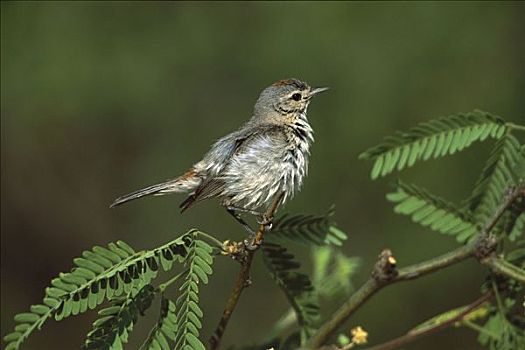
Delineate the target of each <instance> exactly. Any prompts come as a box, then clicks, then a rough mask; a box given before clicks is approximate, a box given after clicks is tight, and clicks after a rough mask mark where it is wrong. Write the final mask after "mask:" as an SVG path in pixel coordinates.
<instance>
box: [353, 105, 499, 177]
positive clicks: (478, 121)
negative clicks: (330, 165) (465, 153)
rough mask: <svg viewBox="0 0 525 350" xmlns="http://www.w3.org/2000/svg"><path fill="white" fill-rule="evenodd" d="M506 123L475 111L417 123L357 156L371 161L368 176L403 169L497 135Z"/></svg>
mask: <svg viewBox="0 0 525 350" xmlns="http://www.w3.org/2000/svg"><path fill="white" fill-rule="evenodd" d="M505 131H506V126H505V124H504V122H503V120H501V119H500V118H499V117H496V116H493V115H491V114H490V113H487V112H483V111H479V110H475V111H473V112H470V113H463V114H456V115H451V116H448V117H442V118H439V119H434V120H431V121H428V122H424V123H421V124H419V125H418V126H416V127H413V128H411V129H410V130H408V131H406V132H397V133H396V134H395V135H393V136H390V137H386V138H385V140H384V142H383V143H381V144H379V145H378V146H375V147H373V148H370V149H369V150H367V151H365V152H363V153H362V154H361V155H360V156H359V158H360V159H370V160H373V161H374V166H373V167H372V172H371V175H370V176H371V178H372V179H376V178H378V177H380V176H385V175H387V174H390V173H391V172H393V171H394V170H398V171H400V170H403V169H405V168H407V167H411V166H413V165H414V164H415V163H416V162H418V161H425V160H428V159H430V157H431V156H433V157H434V158H437V157H442V156H445V155H447V154H454V153H456V152H457V151H462V150H463V149H465V148H467V147H469V146H470V145H471V144H472V143H473V142H475V141H483V140H484V139H485V138H487V137H488V136H491V137H493V138H500V137H501V136H502V135H503V134H504V133H505Z"/></svg>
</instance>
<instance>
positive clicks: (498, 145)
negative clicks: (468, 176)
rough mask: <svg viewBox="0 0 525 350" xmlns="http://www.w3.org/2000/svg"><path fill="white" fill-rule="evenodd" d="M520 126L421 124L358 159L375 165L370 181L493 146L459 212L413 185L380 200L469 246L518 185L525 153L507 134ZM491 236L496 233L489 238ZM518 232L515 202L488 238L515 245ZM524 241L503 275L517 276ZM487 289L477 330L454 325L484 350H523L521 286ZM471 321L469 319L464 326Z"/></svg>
mask: <svg viewBox="0 0 525 350" xmlns="http://www.w3.org/2000/svg"><path fill="white" fill-rule="evenodd" d="M517 129H519V130H525V128H524V127H523V126H517V125H514V124H511V123H505V122H504V121H503V120H502V119H501V118H499V117H495V116H493V115H491V114H489V113H486V112H481V111H474V112H472V113H466V114H457V115H453V116H450V117H446V118H440V119H436V120H432V121H429V122H426V123H422V124H420V125H418V126H417V127H415V128H412V129H410V130H409V131H408V132H405V133H397V134H395V135H394V136H392V137H388V138H386V139H385V142H383V143H381V144H380V145H378V146H376V147H374V148H371V149H369V150H368V151H366V152H364V153H363V154H362V155H361V158H363V159H371V160H373V161H374V166H373V169H372V174H371V177H372V178H373V179H375V178H378V177H380V176H384V175H387V174H389V173H391V172H393V171H394V170H396V169H397V170H402V169H404V168H406V167H409V166H412V165H414V164H415V163H416V162H418V161H424V160H428V159H430V158H431V157H434V158H436V157H440V156H444V155H447V154H453V153H455V152H457V151H461V150H462V149H465V148H466V147H468V146H469V145H471V144H472V143H473V142H474V141H484V140H485V139H487V138H488V137H489V136H490V137H491V138H495V139H496V142H495V143H494V146H493V148H492V151H491V152H490V155H489V157H488V159H487V161H486V162H485V165H484V167H483V170H482V171H481V175H480V176H479V178H478V180H477V181H476V183H475V186H474V189H473V191H472V193H471V195H470V196H469V198H468V199H467V200H466V201H465V203H464V205H461V206H460V205H456V204H453V203H450V202H448V201H445V200H443V199H441V198H440V197H438V196H436V195H434V194H432V193H430V192H429V191H427V190H425V189H423V188H421V187H419V186H416V185H412V184H406V183H403V182H401V181H398V182H397V183H396V184H395V191H394V192H392V193H389V194H388V195H387V199H388V200H389V201H391V202H393V203H395V207H394V212H396V213H398V214H402V215H408V216H410V217H411V219H412V220H413V221H414V222H416V223H419V224H421V225H423V226H426V227H429V228H431V229H432V230H434V231H437V232H440V233H444V234H449V235H453V236H455V237H456V239H457V240H458V241H459V242H465V241H467V240H471V239H473V238H475V237H477V235H478V234H479V233H480V232H482V231H483V229H484V228H485V227H486V224H487V222H489V220H490V219H491V218H492V217H493V216H494V215H495V213H496V212H497V210H498V208H499V207H500V205H501V203H502V201H503V199H504V197H505V195H506V193H507V191H508V190H509V188H511V187H513V186H518V185H519V184H520V183H523V181H525V147H524V146H523V145H522V144H521V143H520V141H519V139H518V138H517V137H516V136H515V135H514V134H513V132H514V131H515V130H517ZM494 231H495V232H494ZM524 231H525V199H524V198H519V199H518V200H516V201H515V202H514V203H513V204H512V206H510V207H509V208H506V209H505V211H504V212H503V213H502V215H501V217H500V219H499V220H498V223H497V225H496V227H495V230H493V231H492V232H491V233H496V234H500V235H506V237H507V238H508V239H509V241H511V242H513V241H516V240H517V238H518V237H520V236H521V235H522V234H523V232H524ZM522 242H523V241H520V242H517V243H516V249H514V250H512V251H511V252H510V253H509V254H508V255H507V257H506V263H508V266H509V268H510V269H512V270H514V271H516V272H517V273H523V274H525V272H524V271H523V268H524V267H525V249H524V248H523V243H522ZM494 276H497V277H498V279H499V280H498V281H496V282H494V281H493V282H494V285H498V286H500V287H498V288H494V293H495V294H496V297H497V298H496V299H497V307H496V306H494V305H492V304H490V303H487V304H485V305H484V306H483V307H482V308H480V309H478V310H476V311H474V312H473V313H472V314H474V313H475V314H477V315H478V316H480V315H481V316H480V317H481V318H487V321H486V322H485V323H484V324H478V323H475V322H473V321H474V318H473V317H470V315H471V314H469V315H467V316H465V318H464V319H463V320H462V322H460V323H458V324H461V325H465V326H469V327H471V328H472V329H475V330H476V331H478V332H479V342H480V343H481V344H482V345H484V346H486V347H487V348H489V349H491V350H495V349H498V350H500V349H504V350H511V349H523V348H525V332H524V331H523V329H525V317H523V311H522V310H523V307H524V306H525V305H521V311H517V310H519V309H520V307H519V306H518V305H517V303H516V299H517V296H518V295H521V294H519V293H522V292H521V291H522V287H523V286H522V285H521V284H520V283H519V282H518V281H516V280H513V279H512V278H503V277H502V276H499V275H491V279H494ZM498 289H501V290H504V291H505V295H506V299H504V301H501V300H500V297H499V295H498ZM463 310H464V307H463V308H458V309H454V310H451V311H448V312H446V313H444V314H441V315H439V316H436V317H434V318H433V319H431V320H429V321H427V322H425V323H424V324H422V325H420V326H419V327H417V328H416V329H415V330H422V329H424V328H425V327H432V326H433V325H435V324H441V323H443V322H445V321H447V320H450V319H453V318H454V317H456V316H457V315H458V314H459V313H460V312H462V311H463ZM469 318H470V319H469Z"/></svg>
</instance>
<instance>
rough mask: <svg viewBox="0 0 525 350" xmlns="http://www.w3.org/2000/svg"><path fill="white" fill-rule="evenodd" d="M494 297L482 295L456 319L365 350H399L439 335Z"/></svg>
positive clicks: (453, 318) (489, 293) (487, 294)
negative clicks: (420, 339)
mask: <svg viewBox="0 0 525 350" xmlns="http://www.w3.org/2000/svg"><path fill="white" fill-rule="evenodd" d="M491 297H492V293H491V292H488V293H486V294H484V295H482V296H481V297H480V298H478V299H477V300H475V301H474V302H472V303H471V304H469V305H468V306H466V307H465V309H464V310H462V311H461V312H460V313H458V314H457V315H456V316H455V317H452V318H450V319H448V320H446V321H444V322H441V323H437V324H435V325H432V326H429V327H424V328H422V329H419V330H414V331H410V332H408V333H407V334H405V335H402V336H401V337H399V338H396V339H393V340H390V341H387V342H386V343H383V344H379V345H376V346H373V347H371V348H366V349H363V350H392V349H397V348H399V347H401V346H404V345H406V344H409V343H412V342H413V341H415V340H416V339H419V338H421V337H423V336H426V335H430V334H434V333H437V332H439V331H441V330H443V329H446V328H448V327H450V326H452V325H453V324H454V323H456V322H458V321H461V320H462V319H463V318H464V317H465V316H467V315H468V314H469V313H471V312H472V311H474V310H475V309H477V308H478V307H479V306H481V305H482V304H483V303H485V302H486V301H487V300H489V299H490V298H491Z"/></svg>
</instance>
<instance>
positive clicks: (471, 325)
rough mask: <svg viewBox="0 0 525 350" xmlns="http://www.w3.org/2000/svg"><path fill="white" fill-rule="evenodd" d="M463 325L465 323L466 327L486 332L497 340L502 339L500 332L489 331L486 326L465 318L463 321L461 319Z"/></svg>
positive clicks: (482, 332)
mask: <svg viewBox="0 0 525 350" xmlns="http://www.w3.org/2000/svg"><path fill="white" fill-rule="evenodd" d="M461 325H463V326H465V327H468V328H470V329H472V330H474V331H476V332H478V333H481V334H485V335H486V336H487V337H490V338H492V339H496V340H499V339H500V337H499V335H498V334H496V333H494V332H492V331H489V330H488V329H486V328H483V327H481V326H480V325H478V324H477V323H475V322H472V321H467V320H463V321H461Z"/></svg>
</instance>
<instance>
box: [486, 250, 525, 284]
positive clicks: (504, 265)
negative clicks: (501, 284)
mask: <svg viewBox="0 0 525 350" xmlns="http://www.w3.org/2000/svg"><path fill="white" fill-rule="evenodd" d="M482 263H483V264H485V265H487V266H490V267H491V268H492V270H493V271H494V272H496V273H499V274H501V275H505V276H507V277H510V278H512V279H514V280H516V281H519V282H521V283H524V284H525V270H523V269H520V268H519V267H517V266H515V265H512V264H511V263H509V262H508V261H505V260H504V259H503V258H500V257H497V256H489V257H487V258H486V259H484V260H483V261H482Z"/></svg>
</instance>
